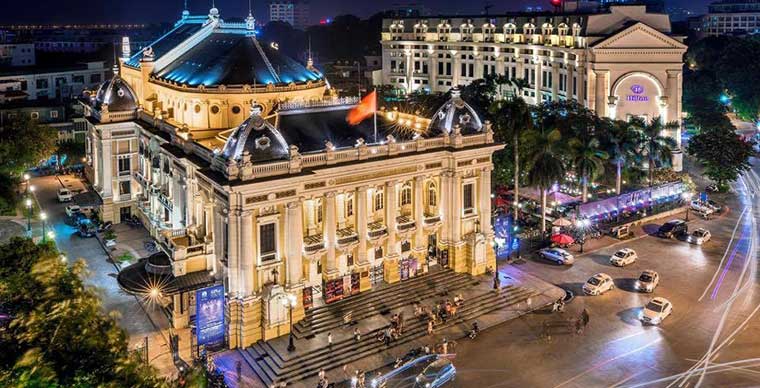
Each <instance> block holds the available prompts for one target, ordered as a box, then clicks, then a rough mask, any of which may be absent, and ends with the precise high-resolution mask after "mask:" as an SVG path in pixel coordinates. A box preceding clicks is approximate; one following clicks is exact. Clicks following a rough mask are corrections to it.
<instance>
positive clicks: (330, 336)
mask: <svg viewBox="0 0 760 388" xmlns="http://www.w3.org/2000/svg"><path fill="white" fill-rule="evenodd" d="M327 346H328V347H332V333H327Z"/></svg>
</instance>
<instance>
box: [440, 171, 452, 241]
mask: <svg viewBox="0 0 760 388" xmlns="http://www.w3.org/2000/svg"><path fill="white" fill-rule="evenodd" d="M439 192H440V197H441V199H440V203H439V205H438V207H439V209H440V210H439V212H440V213H442V214H441V216H442V217H441V218H442V221H443V224H442V225H441V241H439V244H440V243H445V244H448V243H449V242H451V222H452V215H453V214H454V211H453V206H451V173H450V172H448V171H444V172H442V173H441V187H440V190H439Z"/></svg>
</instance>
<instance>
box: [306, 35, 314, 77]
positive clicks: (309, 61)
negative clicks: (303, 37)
mask: <svg viewBox="0 0 760 388" xmlns="http://www.w3.org/2000/svg"><path fill="white" fill-rule="evenodd" d="M306 68H307V69H309V70H313V69H314V59H313V58H312V57H311V35H309V58H308V59H307V60H306Z"/></svg>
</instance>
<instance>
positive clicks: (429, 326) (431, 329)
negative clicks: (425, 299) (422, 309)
mask: <svg viewBox="0 0 760 388" xmlns="http://www.w3.org/2000/svg"><path fill="white" fill-rule="evenodd" d="M427 333H428V335H433V320H432V319H431V320H429V321H428V325H427Z"/></svg>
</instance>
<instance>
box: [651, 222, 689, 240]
mask: <svg viewBox="0 0 760 388" xmlns="http://www.w3.org/2000/svg"><path fill="white" fill-rule="evenodd" d="M687 233H689V227H688V225H686V222H685V221H683V220H670V221H668V222H666V223H665V224H664V225H662V226H661V227H660V229H659V230H658V231H657V235H658V236H660V237H665V238H673V237H678V236H683V235H685V234H687Z"/></svg>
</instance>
